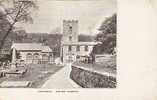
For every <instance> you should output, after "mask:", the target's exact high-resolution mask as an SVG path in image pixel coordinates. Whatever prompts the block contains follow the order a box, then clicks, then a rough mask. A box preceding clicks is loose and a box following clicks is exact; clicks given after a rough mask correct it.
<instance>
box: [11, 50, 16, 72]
mask: <svg viewBox="0 0 157 100" xmlns="http://www.w3.org/2000/svg"><path fill="white" fill-rule="evenodd" d="M11 62H12V64H11V68H13V69H14V68H16V50H15V48H13V50H12V61H11Z"/></svg>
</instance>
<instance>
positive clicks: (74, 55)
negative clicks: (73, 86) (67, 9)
mask: <svg viewBox="0 0 157 100" xmlns="http://www.w3.org/2000/svg"><path fill="white" fill-rule="evenodd" d="M96 44H97V43H96V42H79V41H78V21H77V20H64V21H63V37H62V41H61V59H62V61H63V63H65V62H73V61H76V60H77V59H79V58H80V56H89V54H90V53H91V51H92V49H93V46H94V45H96Z"/></svg>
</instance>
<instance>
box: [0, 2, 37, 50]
mask: <svg viewBox="0 0 157 100" xmlns="http://www.w3.org/2000/svg"><path fill="white" fill-rule="evenodd" d="M8 5H9V6H8ZM0 7H2V8H3V14H2V15H1V16H0V18H5V19H9V22H10V24H9V27H8V28H7V31H6V32H4V35H3V37H2V40H1V44H0V50H1V49H2V47H3V45H4V42H5V39H6V38H7V36H8V35H9V34H10V33H11V31H12V30H13V29H14V26H15V24H16V23H26V22H31V23H32V22H33V19H32V17H31V13H32V11H34V10H35V9H36V8H38V7H37V5H36V3H35V2H34V1H28V0H1V2H0Z"/></svg>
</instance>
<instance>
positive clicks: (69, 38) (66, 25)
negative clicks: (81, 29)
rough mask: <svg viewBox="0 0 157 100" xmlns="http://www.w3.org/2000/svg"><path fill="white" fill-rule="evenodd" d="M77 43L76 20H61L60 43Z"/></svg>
mask: <svg viewBox="0 0 157 100" xmlns="http://www.w3.org/2000/svg"><path fill="white" fill-rule="evenodd" d="M76 42H78V20H63V37H62V43H76Z"/></svg>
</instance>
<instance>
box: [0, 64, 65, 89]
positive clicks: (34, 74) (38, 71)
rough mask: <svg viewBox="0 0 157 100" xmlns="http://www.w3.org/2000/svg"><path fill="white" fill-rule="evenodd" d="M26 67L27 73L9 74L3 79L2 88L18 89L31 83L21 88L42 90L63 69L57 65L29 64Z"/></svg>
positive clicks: (1, 81) (1, 79)
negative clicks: (50, 78) (49, 79)
mask: <svg viewBox="0 0 157 100" xmlns="http://www.w3.org/2000/svg"><path fill="white" fill-rule="evenodd" d="M26 67H27V72H26V73H24V74H18V75H17V74H10V75H9V74H8V75H5V77H1V78H0V86H1V87H2V88H13V87H14V88H18V87H20V85H21V84H26V83H27V82H29V83H30V84H29V86H22V87H21V88H25V87H27V88H40V87H41V86H42V85H43V84H44V82H45V81H47V80H48V78H49V77H50V76H51V75H53V74H55V73H56V72H57V71H59V70H60V69H62V68H63V66H61V65H56V64H29V65H27V66H26ZM9 82H12V83H9ZM13 82H14V83H13ZM18 82H21V83H18ZM22 82H24V83H22ZM8 84H10V86H9V85H8ZM16 84H17V85H16ZM18 85H19V86H18ZM26 85H27V84H26Z"/></svg>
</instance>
